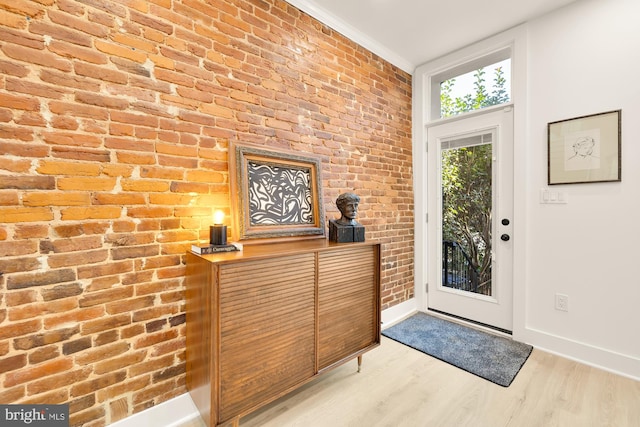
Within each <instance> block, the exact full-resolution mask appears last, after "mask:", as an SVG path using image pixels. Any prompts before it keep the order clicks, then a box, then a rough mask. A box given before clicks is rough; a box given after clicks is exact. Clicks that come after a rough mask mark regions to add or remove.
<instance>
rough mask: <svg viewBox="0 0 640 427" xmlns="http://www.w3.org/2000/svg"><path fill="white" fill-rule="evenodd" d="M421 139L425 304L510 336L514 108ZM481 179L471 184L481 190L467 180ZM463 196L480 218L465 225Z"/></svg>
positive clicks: (442, 127)
mask: <svg viewBox="0 0 640 427" xmlns="http://www.w3.org/2000/svg"><path fill="white" fill-rule="evenodd" d="M427 140H428V141H427V144H428V155H427V163H428V169H427V170H428V172H427V176H428V186H427V188H428V196H427V198H428V225H427V232H428V251H427V253H428V254H429V255H428V261H427V263H428V295H427V306H428V308H429V309H431V310H436V311H439V312H443V313H447V314H451V315H454V316H458V317H462V318H465V319H469V320H472V321H475V322H479V323H482V324H485V325H489V326H492V327H495V328H499V329H502V330H506V331H511V330H512V319H513V283H512V281H513V244H512V242H513V240H512V239H513V238H514V237H515V236H512V230H513V107H512V106H503V107H500V108H492V109H490V110H488V111H482V110H480V111H477V112H476V113H471V114H469V115H468V116H467V117H465V118H455V119H451V120H447V121H445V122H443V123H442V124H438V125H435V126H432V127H430V128H429V129H428V130H427ZM452 155H457V156H461V155H462V157H458V158H463V160H461V162H463V163H464V166H460V163H456V161H452V160H451V159H452V157H451V156H452ZM481 155H483V156H484V157H483V158H482V159H483V160H482V161H481V166H482V167H483V168H484V169H482V170H480V171H477V170H476V169H477V166H474V165H478V163H474V162H475V160H474V161H472V162H468V161H467V160H466V159H468V158H474V159H475V158H480V157H479V156H481ZM474 156H476V157H474ZM465 162H466V163H465ZM452 164H453V165H454V166H453V167H452V166H451V165H452ZM465 168H467V169H468V171H467V172H465V171H464V170H463V169H465ZM472 169H473V170H472ZM443 171H444V176H443ZM483 171H484V172H483ZM465 173H466V177H463V175H464V174H465ZM483 173H484V178H483V179H480V180H478V181H481V182H482V183H483V184H476V183H475V181H473V180H472V178H473V177H477V176H478V174H483ZM474 174H475V175H474ZM470 176H471V177H472V178H469V177H470ZM452 177H453V178H452ZM473 179H475V178H473ZM465 180H466V181H465ZM465 182H466V184H465ZM443 184H445V185H446V187H445V188H444V189H443ZM456 185H457V186H458V187H456ZM483 185H484V186H486V187H487V188H481V187H483ZM443 194H445V195H446V196H447V197H446V200H445V201H443ZM466 198H474V200H475V204H474V205H473V206H477V205H478V203H480V204H481V205H482V208H481V209H479V210H480V211H482V216H481V217H478V216H474V217H473V218H472V219H470V216H469V213H468V212H466V211H467V210H468V209H467V208H468V207H469V206H468V205H467V204H466V203H467V202H466V200H467V199H466ZM489 199H490V200H489ZM452 204H453V205H452ZM443 209H444V212H443ZM479 218H480V219H479ZM482 218H485V221H486V224H485V225H483V224H481V222H482V221H481V219H482ZM443 221H444V223H443ZM452 224H455V226H452ZM452 229H453V230H454V231H453V232H452V231H451V230H452Z"/></svg>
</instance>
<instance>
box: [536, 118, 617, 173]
mask: <svg viewBox="0 0 640 427" xmlns="http://www.w3.org/2000/svg"><path fill="white" fill-rule="evenodd" d="M621 122H622V110H615V111H607V112H605V113H599V114H592V115H588V116H582V117H576V118H573V119H567V120H560V121H557V122H552V123H549V124H548V125H547V136H548V176H547V182H548V184H549V185H556V184H582V183H590V182H610V181H621V180H622V167H621V163H622V155H621V148H622V147H621V145H622V135H621Z"/></svg>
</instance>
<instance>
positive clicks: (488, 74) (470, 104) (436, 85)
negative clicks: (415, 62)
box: [431, 49, 511, 120]
mask: <svg viewBox="0 0 640 427" xmlns="http://www.w3.org/2000/svg"><path fill="white" fill-rule="evenodd" d="M508 102H511V57H510V49H503V50H501V51H498V52H494V53H492V54H490V55H487V56H484V57H481V58H478V59H476V60H474V61H471V62H468V63H465V64H463V65H461V66H458V67H454V68H451V69H448V70H446V71H444V72H442V73H439V74H437V75H434V76H432V78H431V107H432V108H431V114H432V116H433V117H431V119H432V120H437V119H440V118H446V117H451V116H455V115H458V114H463V113H466V112H469V111H475V110H479V109H482V108H485V107H490V106H493V105H500V104H505V103H508Z"/></svg>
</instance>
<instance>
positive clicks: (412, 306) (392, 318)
mask: <svg viewBox="0 0 640 427" xmlns="http://www.w3.org/2000/svg"><path fill="white" fill-rule="evenodd" d="M417 311H418V304H417V303H416V299H415V298H411V299H410V300H408V301H405V302H401V303H400V304H396V305H394V306H393V307H391V308H387V309H386V310H384V311H383V312H382V329H386V328H388V327H389V326H392V325H394V324H396V323H398V322H400V321H401V320H404V319H406V318H407V317H409V316H411V315H412V314H413V313H415V312H417Z"/></svg>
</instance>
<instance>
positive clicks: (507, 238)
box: [500, 234, 511, 242]
mask: <svg viewBox="0 0 640 427" xmlns="http://www.w3.org/2000/svg"><path fill="white" fill-rule="evenodd" d="M510 238H511V237H510V236H509V235H508V234H503V235H502V236H500V239H501V240H502V241H504V242H507V241H509V239H510Z"/></svg>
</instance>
